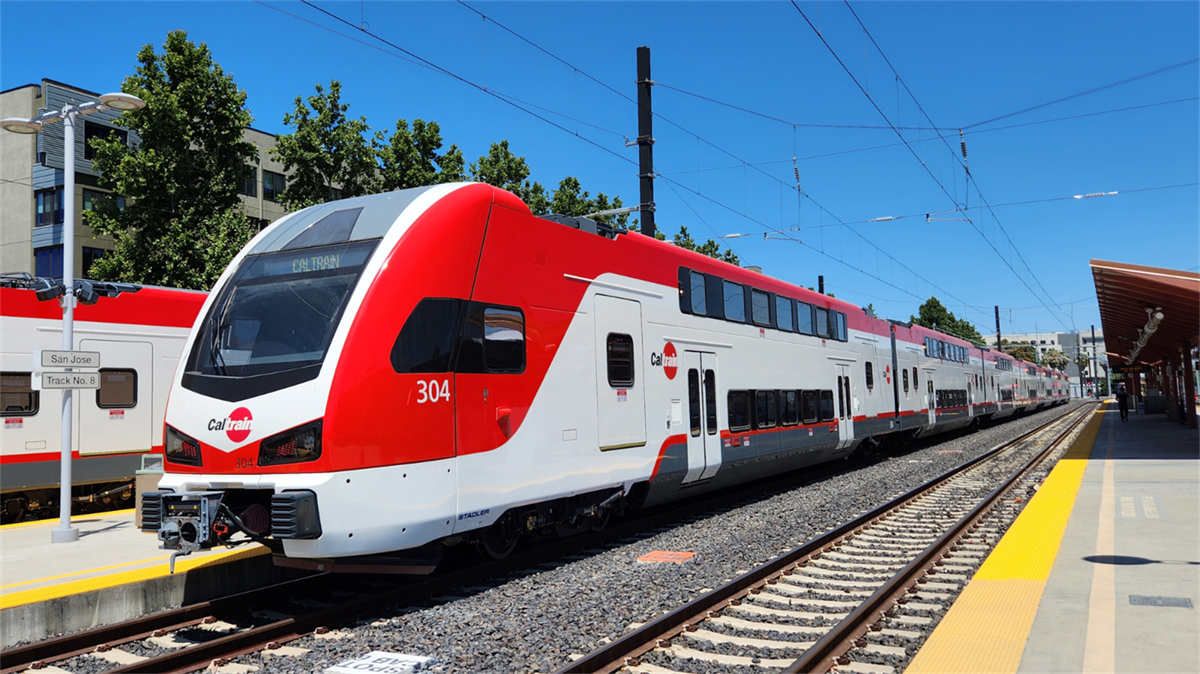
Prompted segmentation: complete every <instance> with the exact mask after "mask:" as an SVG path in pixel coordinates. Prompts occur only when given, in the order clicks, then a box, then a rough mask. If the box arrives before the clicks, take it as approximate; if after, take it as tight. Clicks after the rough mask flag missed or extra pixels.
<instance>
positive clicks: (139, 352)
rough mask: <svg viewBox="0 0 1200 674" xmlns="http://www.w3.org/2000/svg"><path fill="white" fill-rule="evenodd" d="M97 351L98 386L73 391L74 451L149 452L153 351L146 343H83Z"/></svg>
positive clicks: (151, 421) (152, 425)
mask: <svg viewBox="0 0 1200 674" xmlns="http://www.w3.org/2000/svg"><path fill="white" fill-rule="evenodd" d="M79 349H80V350H81V351H99V352H100V388H99V389H97V390H94V391H89V390H81V391H77V392H76V393H75V396H76V398H75V399H76V400H77V401H78V402H76V403H75V405H76V406H77V408H78V409H79V435H77V436H76V437H77V438H78V439H79V440H78V443H79V453H80V454H83V455H87V454H109V453H113V452H148V451H150V448H151V447H153V445H154V375H153V370H152V367H153V364H154V347H153V346H151V345H150V343H149V342H117V341H109V340H102V339H84V340H81V341H80V342H79Z"/></svg>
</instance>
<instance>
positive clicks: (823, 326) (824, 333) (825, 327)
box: [817, 307, 830, 337]
mask: <svg viewBox="0 0 1200 674" xmlns="http://www.w3.org/2000/svg"><path fill="white" fill-rule="evenodd" d="M817 336H818V337H829V336H830V334H829V310H828V309H824V308H821V307H817Z"/></svg>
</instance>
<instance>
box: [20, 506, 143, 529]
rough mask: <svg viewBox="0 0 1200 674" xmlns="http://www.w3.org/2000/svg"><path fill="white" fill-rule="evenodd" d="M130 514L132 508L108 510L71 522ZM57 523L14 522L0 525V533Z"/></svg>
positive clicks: (72, 518)
mask: <svg viewBox="0 0 1200 674" xmlns="http://www.w3.org/2000/svg"><path fill="white" fill-rule="evenodd" d="M131 512H133V508H126V509H124V510H108V511H105V512H100V513H88V514H86V515H72V516H71V521H72V522H78V521H80V520H94V519H97V518H101V517H112V516H113V515H127V514H129V513H131ZM58 523H59V519H58V518H57V517H55V518H54V519H46V520H33V521H32V522H14V523H12V524H0V531H7V530H9V529H23V528H25V527H37V526H43V527H45V526H51V525H53V526H58Z"/></svg>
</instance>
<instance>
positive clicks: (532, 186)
mask: <svg viewBox="0 0 1200 674" xmlns="http://www.w3.org/2000/svg"><path fill="white" fill-rule="evenodd" d="M467 173H468V174H469V175H470V176H471V180H474V181H476V182H481V183H487V184H489V185H492V186H493V187H499V188H501V189H505V190H508V191H509V192H512V193H513V194H515V195H517V197H518V198H520V199H521V201H524V202H525V205H526V206H529V210H530V211H533V214H534V215H545V214H546V213H549V212H550V199H549V197H547V196H546V190H545V188H543V187H542V184H541V183H539V182H536V181H533V182H531V181H530V180H529V173H530V171H529V164H527V163H525V158H524V157H518V156H516V155H515V154H513V152H512V150H510V149H508V141H507V140H502V141H500V142H499V143H492V146H491V147H490V148H489V149H488V153H487V154H485V155H483V156H481V157H480V158H479V160H478V161H474V162H471V166H470V168H469V169H468V171H467Z"/></svg>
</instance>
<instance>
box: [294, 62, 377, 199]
mask: <svg viewBox="0 0 1200 674" xmlns="http://www.w3.org/2000/svg"><path fill="white" fill-rule="evenodd" d="M316 89H317V93H316V94H315V95H313V96H309V97H308V101H307V103H306V102H305V100H304V98H302V97H300V96H297V97H296V101H295V105H296V108H295V110H293V111H292V112H290V113H287V114H285V115H284V116H283V123H284V124H285V125H286V126H288V127H291V128H292V132H291V133H289V134H285V135H281V136H279V137H277V138H276V139H275V147H274V148H272V149H271V153H272V154H274V155H275V156H276V157H278V158H279V161H280V162H282V163H283V165H284V170H285V171H286V172H287V173H288V184H287V189H285V190H284V191H283V193H282V194H281V195H280V197H279V201H280V203H282V204H283V205H284V207H286V208H287V209H288V210H291V211H295V210H299V209H301V208H305V207H306V206H312V205H313V204H320V203H324V202H326V201H332V200H333V199H339V198H345V197H357V196H362V195H364V194H371V193H373V192H375V191H376V182H377V178H376V173H377V171H378V168H379V165H378V163H377V162H376V160H375V151H374V149H373V148H372V147H371V145H370V144H369V143H368V142H367V137H368V135H369V134H370V131H371V127H370V126H368V125H367V120H366V118H365V117H359V118H358V119H352V118H351V117H348V116H347V115H346V111H347V110H348V109H349V108H350V105H349V104H346V103H342V100H341V99H342V84H341V82H339V81H337V80H333V81H331V82H330V83H329V91H328V92H326V91H325V88H324V87H322V86H321V85H320V84H318V85H316Z"/></svg>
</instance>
